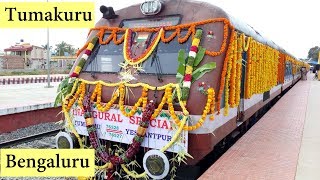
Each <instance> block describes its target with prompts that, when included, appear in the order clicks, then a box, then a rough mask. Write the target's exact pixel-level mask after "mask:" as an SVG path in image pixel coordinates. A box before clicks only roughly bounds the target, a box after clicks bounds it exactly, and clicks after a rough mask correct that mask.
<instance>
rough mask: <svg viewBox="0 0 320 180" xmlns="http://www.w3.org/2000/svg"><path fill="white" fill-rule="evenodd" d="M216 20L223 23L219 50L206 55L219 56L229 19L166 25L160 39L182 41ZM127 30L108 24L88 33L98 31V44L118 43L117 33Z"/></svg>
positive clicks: (224, 46) (83, 48)
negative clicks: (185, 30)
mask: <svg viewBox="0 0 320 180" xmlns="http://www.w3.org/2000/svg"><path fill="white" fill-rule="evenodd" d="M218 22H222V23H223V24H224V26H223V29H224V32H223V41H222V44H221V47H220V50H219V51H209V50H206V55H209V56H219V55H221V54H222V53H223V52H224V51H225V50H226V48H227V39H228V35H229V28H230V29H231V30H232V29H234V27H233V26H232V25H231V23H230V21H229V20H228V19H226V18H214V19H207V20H203V21H199V22H193V23H187V24H180V25H176V26H166V27H163V32H162V33H161V34H160V35H161V41H162V42H164V43H168V42H170V41H172V40H173V39H174V38H175V37H176V36H178V41H179V43H184V42H186V41H187V40H188V38H189V37H190V35H194V34H195V32H196V27H197V26H201V25H206V24H210V23H218ZM160 29H161V28H132V29H131V30H132V31H135V32H159V31H160ZM182 29H188V32H187V34H186V35H185V36H184V37H180V32H181V30H182ZM126 30H127V28H119V27H108V26H101V27H96V28H92V29H90V31H89V33H88V34H90V33H91V32H92V31H98V33H97V36H98V37H99V43H100V44H108V43H110V41H111V40H113V42H114V43H115V44H120V43H122V42H123V41H124V39H125V38H124V37H122V38H121V39H119V40H115V38H116V36H117V33H118V32H120V33H123V32H125V31H126ZM106 31H110V32H111V34H110V35H109V37H108V38H107V39H106V40H105V41H103V37H104V34H105V32H106ZM165 31H174V32H173V34H171V35H170V36H169V37H168V38H166V37H165ZM87 46H88V43H86V44H85V45H84V46H83V47H82V48H81V49H80V50H79V51H78V52H77V56H78V55H79V54H80V53H81V52H82V51H83V50H85V48H86V47H87Z"/></svg>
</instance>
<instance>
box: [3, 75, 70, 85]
mask: <svg viewBox="0 0 320 180" xmlns="http://www.w3.org/2000/svg"><path fill="white" fill-rule="evenodd" d="M65 77H66V76H53V77H50V82H61V81H62V80H63V79H64V78H65ZM46 82H48V80H47V77H44V76H43V77H12V78H10V77H9V78H1V77H0V85H8V84H30V83H46Z"/></svg>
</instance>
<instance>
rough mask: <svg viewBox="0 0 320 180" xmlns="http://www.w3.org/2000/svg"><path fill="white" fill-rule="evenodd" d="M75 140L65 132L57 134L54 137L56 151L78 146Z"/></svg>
mask: <svg viewBox="0 0 320 180" xmlns="http://www.w3.org/2000/svg"><path fill="white" fill-rule="evenodd" d="M78 145H79V144H78V141H77V138H76V137H75V136H74V135H71V134H69V133H67V132H59V133H58V134H57V135H56V148H57V149H74V148H77V147H79V146H78Z"/></svg>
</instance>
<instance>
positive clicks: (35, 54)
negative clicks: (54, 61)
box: [28, 46, 47, 60]
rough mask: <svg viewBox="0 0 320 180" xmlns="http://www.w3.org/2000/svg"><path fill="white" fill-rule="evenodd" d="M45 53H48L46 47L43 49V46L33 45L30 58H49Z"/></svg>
mask: <svg viewBox="0 0 320 180" xmlns="http://www.w3.org/2000/svg"><path fill="white" fill-rule="evenodd" d="M29 53H30V52H29ZM29 53H28V54H29ZM45 55H46V53H45V49H43V48H41V47H37V46H33V49H32V51H31V53H30V58H31V59H32V60H39V59H40V60H43V59H47V58H46V56H45Z"/></svg>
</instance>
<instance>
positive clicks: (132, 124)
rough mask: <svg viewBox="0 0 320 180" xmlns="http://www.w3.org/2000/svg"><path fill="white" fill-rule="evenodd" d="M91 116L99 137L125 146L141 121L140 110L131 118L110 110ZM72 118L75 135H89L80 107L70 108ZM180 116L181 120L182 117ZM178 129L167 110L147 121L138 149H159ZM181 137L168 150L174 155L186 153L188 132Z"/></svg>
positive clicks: (130, 140) (94, 112)
mask: <svg viewBox="0 0 320 180" xmlns="http://www.w3.org/2000/svg"><path fill="white" fill-rule="evenodd" d="M92 113H93V117H94V119H95V126H96V129H97V134H98V137H99V138H101V139H105V140H111V141H115V142H120V143H126V144H131V143H132V139H133V137H134V136H135V134H136V130H137V128H138V126H139V122H140V120H141V119H142V111H141V110H138V112H137V113H136V114H135V115H134V116H132V117H130V118H128V117H126V116H123V115H122V113H121V111H120V110H119V109H110V110H109V111H108V112H99V111H98V110H97V109H94V110H93V111H92ZM71 115H72V116H73V123H74V126H75V128H76V130H77V132H78V133H79V134H81V135H86V136H88V132H87V129H86V123H85V119H84V117H83V111H82V110H81V109H79V108H77V109H76V108H73V109H72V110H71ZM180 117H181V118H182V116H180ZM177 128H178V127H176V125H175V124H174V123H173V121H172V119H171V118H170V114H169V113H168V112H167V111H162V112H161V113H160V115H159V116H158V117H157V118H156V119H154V120H152V121H150V123H149V127H148V130H147V133H146V136H145V139H144V141H143V143H142V145H141V146H142V147H149V148H154V149H161V148H162V147H164V146H165V145H166V144H168V143H169V142H170V140H171V139H172V137H173V136H174V134H175V132H176V131H175V129H177ZM180 136H181V138H179V140H178V141H177V142H176V143H175V144H174V145H173V146H172V147H171V148H169V149H168V150H167V151H170V152H176V153H177V152H180V151H181V150H184V151H186V152H187V151H188V132H187V131H182V133H181V135H180Z"/></svg>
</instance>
